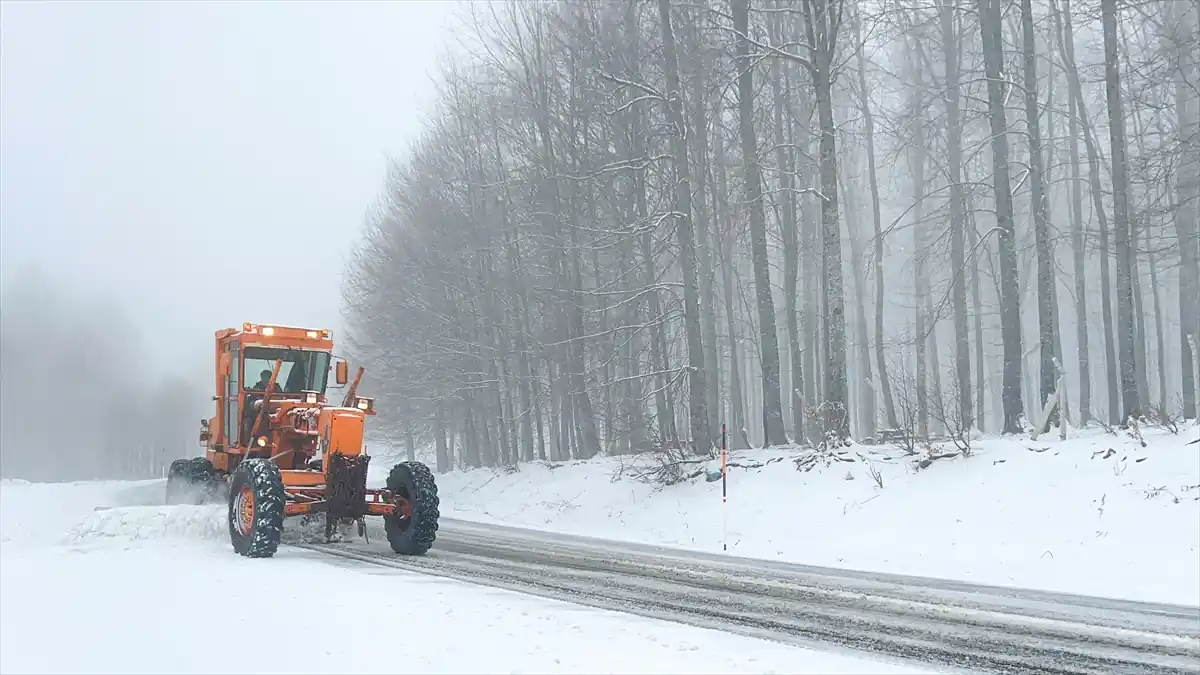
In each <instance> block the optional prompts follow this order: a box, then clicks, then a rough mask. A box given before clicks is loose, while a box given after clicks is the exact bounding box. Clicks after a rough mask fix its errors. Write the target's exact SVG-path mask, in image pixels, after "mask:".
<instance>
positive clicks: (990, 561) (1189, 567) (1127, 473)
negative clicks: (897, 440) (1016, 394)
mask: <svg viewBox="0 0 1200 675" xmlns="http://www.w3.org/2000/svg"><path fill="white" fill-rule="evenodd" d="M1076 433H1079V434H1080V435H1079V437H1078V438H1070V439H1068V440H1067V441H1060V440H1059V439H1058V437H1057V435H1053V436H1051V437H1043V438H1042V439H1040V440H1039V441H1036V442H1034V441H1029V440H1018V439H984V440H980V441H976V447H975V448H974V449H973V452H972V453H971V455H970V456H969V457H965V458H964V457H956V458H949V459H938V460H936V461H934V462H933V463H932V464H931V465H929V466H928V467H927V468H924V469H917V468H916V467H915V466H914V459H915V458H913V457H906V456H904V454H903V453H902V452H900V451H898V450H896V449H895V448H892V447H888V446H875V447H869V446H853V447H851V448H849V449H846V450H845V451H842V452H840V453H838V455H839V457H830V456H824V457H820V458H817V459H818V461H817V462H816V464H815V465H814V466H813V467H812V468H810V469H808V470H807V471H806V470H803V466H800V467H798V466H797V460H799V461H800V463H801V464H805V463H806V462H807V461H811V460H812V459H814V457H813V456H812V453H811V452H810V451H806V450H803V449H800V448H790V449H789V448H783V449H773V450H754V451H746V452H739V453H736V454H735V455H734V456H733V458H732V459H731V461H733V462H734V463H735V464H738V465H741V466H734V467H731V468H730V470H729V480H728V483H729V485H728V489H729V503H728V506H727V507H726V508H727V513H726V514H722V507H721V496H720V495H721V484H720V482H719V481H718V482H711V483H710V482H706V481H705V480H704V478H703V477H699V478H695V479H692V480H690V481H686V482H684V483H680V484H676V485H672V486H668V487H663V486H659V485H653V484H647V483H644V482H639V481H638V480H636V479H634V478H632V476H633V475H634V474H635V473H637V467H636V464H637V462H642V463H643V466H642V468H644V467H645V464H644V463H645V462H647V461H652V459H651V458H642V459H639V460H630V459H628V458H626V459H624V460H622V459H621V458H604V459H599V460H593V461H588V462H566V463H555V464H547V463H534V464H524V465H522V466H521V467H520V469H519V471H516V472H512V473H510V472H506V471H492V470H476V471H466V472H453V473H450V474H446V475H441V476H438V486H439V492H440V494H441V511H442V514H443V515H444V516H446V517H451V518H461V519H469V520H475V521H481V522H497V523H503V524H508V525H514V526H525V527H534V528H540V529H544V530H552V531H557V532H567V533H575V534H583V535H589V536H596V537H605V538H616V539H623V540H628V541H636V542H641V543H651V544H662V545H669V546H678V547H682V548H688V549H696V550H706V551H716V552H719V551H721V545H722V538H723V537H722V518H723V517H727V519H728V521H727V522H728V530H727V540H728V545H729V553H730V554H733V555H740V556H747V557H756V558H769V559H780V560H789V561H794V562H802V563H809V564H816V565H827V566H834V567H849V568H857V569H864V570H876V571H886V572H895V573H903V574H916V575H923V576H935V577H943V578H951V579H961V580H967V581H975V582H980V583H991V584H998V585H1013V586H1024V587H1033V588H1042V589H1048V590H1061V591H1067V592H1076V593H1085V594H1092V595H1103V596H1113V597H1125V598H1131V599H1144V600H1153V601H1162V602H1175V603H1186V604H1193V605H1194V604H1200V574H1197V573H1196V570H1198V569H1200V445H1187V442H1188V441H1190V440H1192V439H1194V438H1196V437H1197V435H1198V434H1200V431H1198V429H1197V427H1196V426H1195V425H1192V426H1189V427H1188V428H1186V429H1183V430H1181V431H1180V433H1179V434H1178V435H1173V434H1170V433H1167V432H1165V431H1160V430H1143V432H1142V433H1143V437H1144V440H1145V446H1144V447H1143V445H1142V443H1141V442H1140V441H1139V440H1138V439H1136V438H1134V437H1131V436H1129V435H1128V434H1125V433H1120V434H1119V435H1112V434H1108V433H1105V432H1104V431H1102V430H1086V431H1083V432H1076ZM806 458H807V459H806ZM377 462H378V463H379V464H381V465H385V464H390V462H389V461H387V460H386V459H384V458H380V459H379V460H377ZM373 463H375V462H373ZM746 467H751V468H746ZM696 468H697V469H709V468H713V467H711V466H707V467H706V466H696ZM718 471H719V469H718ZM874 472H877V473H878V476H879V480H880V481H881V482H882V487H880V486H879V485H878V483H877V482H876V480H875V478H874V477H873V476H872V473H874Z"/></svg>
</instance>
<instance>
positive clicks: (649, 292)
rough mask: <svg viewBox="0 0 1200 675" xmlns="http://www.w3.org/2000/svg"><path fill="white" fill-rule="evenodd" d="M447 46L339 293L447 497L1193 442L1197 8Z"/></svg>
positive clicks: (675, 20) (643, 23) (793, 20)
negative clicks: (651, 463)
mask: <svg viewBox="0 0 1200 675" xmlns="http://www.w3.org/2000/svg"><path fill="white" fill-rule="evenodd" d="M463 19H464V26H463V28H462V29H461V30H460V31H459V33H458V34H459V35H461V36H464V37H463V42H464V43H465V46H464V47H463V49H462V50H460V51H459V52H456V53H454V54H452V55H450V56H448V57H447V58H446V59H445V60H444V62H443V63H442V65H441V67H440V70H439V73H438V78H437V79H438V82H439V90H438V97H437V103H436V106H435V109H434V110H433V112H432V114H431V115H429V116H428V119H427V124H426V128H425V130H424V132H423V134H422V135H421V137H420V139H419V140H418V141H417V142H416V143H415V144H414V145H413V147H412V148H411V151H410V152H409V153H408V154H407V156H406V157H405V158H404V159H403V160H397V161H394V162H393V163H392V166H391V169H390V171H389V174H388V176H387V177H386V182H385V190H384V198H383V199H382V200H381V202H380V204H379V207H378V208H377V209H376V211H375V212H374V213H373V214H372V215H371V217H370V218H369V219H368V222H367V223H366V227H365V229H364V234H363V238H362V241H361V242H360V244H359V246H358V248H357V249H356V251H355V254H354V256H353V258H352V260H351V261H350V264H349V266H348V269H347V274H346V282H345V287H344V293H343V295H344V310H345V318H346V322H347V327H348V333H349V336H348V348H349V350H350V352H351V353H352V354H353V358H355V359H356V360H358V361H360V362H362V363H363V364H364V365H365V366H366V367H367V372H368V375H367V377H368V379H369V380H370V382H369V383H368V385H369V387H370V388H371V389H372V390H374V391H376V392H377V393H378V395H379V398H378V401H379V405H378V408H379V418H378V419H379V421H380V423H381V424H382V426H383V430H384V432H385V433H386V435H387V436H388V437H390V438H391V439H393V440H395V441H396V442H401V441H403V442H404V443H406V444H407V446H408V447H409V450H410V452H413V449H414V448H415V447H417V446H420V445H424V444H426V443H429V444H432V445H433V447H434V448H435V452H436V462H437V465H438V468H439V469H440V470H448V469H449V468H451V467H452V466H456V465H458V466H480V465H496V464H511V463H515V462H518V461H529V460H532V459H535V458H541V459H553V460H562V459H568V458H588V457H592V456H594V455H596V454H597V453H608V454H615V453H632V452H639V451H644V450H651V449H655V448H688V449H691V450H694V451H696V452H701V453H703V452H707V451H709V450H711V448H712V447H713V446H714V444H715V443H717V442H718V440H719V435H720V429H721V426H722V425H727V426H728V428H729V430H730V437H731V442H732V444H733V445H735V446H744V445H747V444H752V445H763V444H767V445H770V444H782V443H788V442H796V443H806V442H808V443H811V442H818V441H819V440H821V439H829V438H833V439H844V438H848V437H853V438H858V439H866V438H869V437H872V436H881V435H882V434H884V433H885V432H886V431H887V430H894V429H897V428H900V427H902V426H905V425H906V424H907V425H911V426H915V427H916V428H917V429H918V430H919V432H920V433H921V434H923V435H932V434H937V433H943V432H945V431H946V430H948V429H950V428H951V427H953V428H958V429H978V430H979V431H984V432H1002V433H1018V432H1021V431H1022V430H1023V429H1024V428H1025V427H1026V425H1028V424H1029V420H1031V419H1033V418H1034V417H1036V413H1038V412H1039V411H1040V410H1041V409H1042V406H1043V403H1044V402H1045V401H1046V400H1047V398H1048V397H1051V396H1052V395H1053V394H1054V392H1055V389H1056V386H1057V384H1058V382H1059V380H1060V377H1061V380H1062V382H1064V383H1065V385H1066V390H1067V400H1068V401H1069V405H1068V409H1067V410H1066V411H1064V412H1066V413H1067V414H1068V417H1069V419H1070V421H1071V422H1072V423H1073V424H1076V425H1080V424H1086V423H1088V422H1089V421H1093V420H1095V421H1097V422H1099V423H1103V424H1106V425H1119V424H1122V423H1125V422H1126V421H1127V420H1128V419H1130V418H1131V417H1133V418H1137V417H1142V416H1147V415H1186V416H1188V417H1195V415H1196V385H1197V381H1196V377H1197V376H1196V365H1197V363H1198V359H1197V358H1196V357H1197V356H1198V355H1197V352H1196V350H1197V345H1196V344H1195V340H1196V339H1197V337H1198V336H1200V312H1198V311H1197V307H1198V306H1200V303H1198V302H1197V300H1196V299H1197V297H1200V262H1198V261H1200V236H1198V235H1197V220H1198V215H1200V30H1198V25H1200V3H1197V2H1196V0H1145V1H1142V2H1137V3H1121V4H1119V5H1118V3H1117V2H1116V0H1083V1H1080V0H1075V1H1074V2H1072V0H1036V1H1035V0H1016V1H1015V2H1010V1H1002V0H933V2H931V3H922V4H916V3H897V2H890V1H888V0H870V1H868V0H860V1H852V0H796V1H785V0H687V1H684V0H587V1H584V0H579V1H571V2H565V1H560V2H537V3H533V2H520V1H516V0H511V1H508V2H499V3H493V4H488V5H485V6H478V5H472V6H471V8H470V9H469V10H467V14H466V15H465V16H464V17H463ZM368 385H365V386H368Z"/></svg>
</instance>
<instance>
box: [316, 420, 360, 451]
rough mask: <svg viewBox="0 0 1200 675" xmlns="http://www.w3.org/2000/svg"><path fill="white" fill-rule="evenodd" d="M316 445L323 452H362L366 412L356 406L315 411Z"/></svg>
mask: <svg viewBox="0 0 1200 675" xmlns="http://www.w3.org/2000/svg"><path fill="white" fill-rule="evenodd" d="M316 418H317V437H318V439H319V440H318V441H317V447H318V448H319V449H320V451H321V452H322V453H323V454H332V453H335V452H339V453H341V454H343V455H346V456H347V457H354V456H357V455H360V454H362V447H363V426H364V422H365V421H366V414H365V413H364V412H363V411H361V410H359V409H357V408H321V409H320V411H319V412H318V413H317V416H316Z"/></svg>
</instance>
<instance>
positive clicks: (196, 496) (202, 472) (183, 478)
mask: <svg viewBox="0 0 1200 675" xmlns="http://www.w3.org/2000/svg"><path fill="white" fill-rule="evenodd" d="M218 482H219V476H218V474H217V470H216V468H215V467H214V466H213V463H212V462H210V461H209V460H208V458H207V457H193V458H192V459H177V460H175V461H173V462H171V467H170V469H168V470H167V504H196V505H200V504H206V503H208V502H210V501H212V499H213V498H214V496H215V495H216V492H217V483H218Z"/></svg>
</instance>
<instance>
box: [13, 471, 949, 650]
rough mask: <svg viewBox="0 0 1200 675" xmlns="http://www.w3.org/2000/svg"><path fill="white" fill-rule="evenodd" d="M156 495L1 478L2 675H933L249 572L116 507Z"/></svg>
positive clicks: (429, 585)
mask: <svg viewBox="0 0 1200 675" xmlns="http://www.w3.org/2000/svg"><path fill="white" fill-rule="evenodd" d="M161 493H162V484H161V482H158V483H153V482H151V483H141V484H138V483H76V484H55V485H47V484H29V483H23V482H20V481H7V480H6V481H2V482H0V673H38V672H44V673H64V672H71V673H76V672H122V673H138V672H145V673H186V672H194V673H216V672H256V673H265V672H287V673H301V672H304V673H307V672H330V673H332V672H339V673H346V672H372V673H376V672H413V673H519V672H528V673H534V672H536V673H556V672H557V673H565V672H611V673H618V672H621V673H654V672H661V673H684V672H687V673H733V672H754V673H765V672H786V673H864V672H871V673H885V672H887V673H903V672H908V673H917V672H932V671H922V670H916V669H912V668H905V667H899V666H895V665H891V664H888V663H880V662H875V661H871V660H865V659H859V658H854V657H851V656H846V655H842V654H834V653H825V652H818V651H812V650H805V649H798V648H794V647H789V646H785V645H781V644H777V643H773V642H768V641H763V640H755V639H751V638H745V637H740V636H734V635H729V634H726V633H722V632H719V631H713V630H705V629H700V628H693V627H688V626H683V625H679V624H673V623H668V622H664V621H656V620H652V619H646V618H641V617H636V616H632V615H628V614H623V613H618V612H607V611H601V610H598V609H592V608H588V607H582V606H578V605H572V604H568V603H564V602H558V601H552V600H546V599H541V598H536V597H532V596H527V595H522V594H519V593H515V592H510V591H503V590H497V589H490V588H484V587H481V586H475V585H471V584H465V583H460V582H455V581H450V580H446V579H439V578H435V577H429V576H422V575H418V574H413V573H408V572H403V571H400V570H394V569H387V568H376V567H367V566H361V565H358V564H357V563H348V562H344V561H341V560H340V559H331V558H328V557H325V556H321V555H320V554H319V553H314V552H311V551H307V550H304V549H296V548H290V547H283V548H281V549H280V552H279V554H278V555H277V556H276V557H275V558H273V559H270V560H249V559H245V558H241V557H240V556H237V555H235V554H234V553H233V551H232V550H231V549H230V546H229V543H228V540H227V534H226V530H225V523H224V518H223V516H224V509H223V507H221V506H206V507H194V506H171V507H166V506H140V507H139V506H122V505H127V504H152V503H155V501H156V500H159V499H161V497H162V494H161ZM95 506H113V507H116V508H111V509H106V510H100V511H94V510H93V508H94V507H95Z"/></svg>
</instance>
